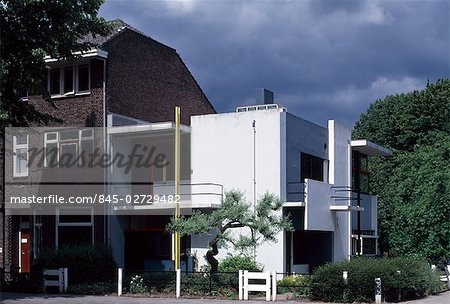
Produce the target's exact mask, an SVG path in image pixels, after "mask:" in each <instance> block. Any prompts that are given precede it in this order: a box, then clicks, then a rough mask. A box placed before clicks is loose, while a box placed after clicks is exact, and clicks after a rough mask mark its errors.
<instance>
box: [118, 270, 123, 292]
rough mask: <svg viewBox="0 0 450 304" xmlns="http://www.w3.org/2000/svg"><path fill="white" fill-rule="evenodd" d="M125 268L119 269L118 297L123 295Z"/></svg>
mask: <svg viewBox="0 0 450 304" xmlns="http://www.w3.org/2000/svg"><path fill="white" fill-rule="evenodd" d="M122 278H123V268H117V295H118V296H119V297H120V296H121V295H122Z"/></svg>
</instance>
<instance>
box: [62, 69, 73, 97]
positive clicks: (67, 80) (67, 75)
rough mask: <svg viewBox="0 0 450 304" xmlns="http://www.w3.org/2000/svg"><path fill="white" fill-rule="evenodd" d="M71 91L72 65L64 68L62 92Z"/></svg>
mask: <svg viewBox="0 0 450 304" xmlns="http://www.w3.org/2000/svg"><path fill="white" fill-rule="evenodd" d="M71 92H73V67H72V66H70V67H65V68H64V94H66V93H71Z"/></svg>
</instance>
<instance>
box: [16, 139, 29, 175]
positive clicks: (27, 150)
mask: <svg viewBox="0 0 450 304" xmlns="http://www.w3.org/2000/svg"><path fill="white" fill-rule="evenodd" d="M17 136H18V135H14V136H13V151H14V154H13V168H12V169H13V177H27V176H28V173H29V168H28V159H29V156H30V155H29V149H28V144H29V141H30V138H29V136H28V134H25V136H26V138H27V142H26V144H18V143H17ZM18 149H25V150H26V155H27V158H26V160H25V161H26V166H25V168H26V170H25V171H26V172H21V173H19V172H17V164H18V161H17V160H18V155H17V150H18Z"/></svg>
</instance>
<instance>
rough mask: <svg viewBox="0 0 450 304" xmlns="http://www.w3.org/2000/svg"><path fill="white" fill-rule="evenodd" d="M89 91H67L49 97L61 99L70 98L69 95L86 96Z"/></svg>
mask: <svg viewBox="0 0 450 304" xmlns="http://www.w3.org/2000/svg"><path fill="white" fill-rule="evenodd" d="M90 94H91V91H88V92H79V93H69V94H64V95H60V94H58V95H51V96H50V97H51V98H52V99H62V98H71V97H77V96H87V95H90Z"/></svg>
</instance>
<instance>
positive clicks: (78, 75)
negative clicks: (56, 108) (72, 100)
mask: <svg viewBox="0 0 450 304" xmlns="http://www.w3.org/2000/svg"><path fill="white" fill-rule="evenodd" d="M47 86H48V91H49V92H50V94H51V95H52V97H58V96H70V95H77V94H84V93H89V92H90V89H91V87H90V66H89V64H86V63H84V64H74V65H69V66H61V67H55V68H51V69H50V70H49V71H48V82H47Z"/></svg>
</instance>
